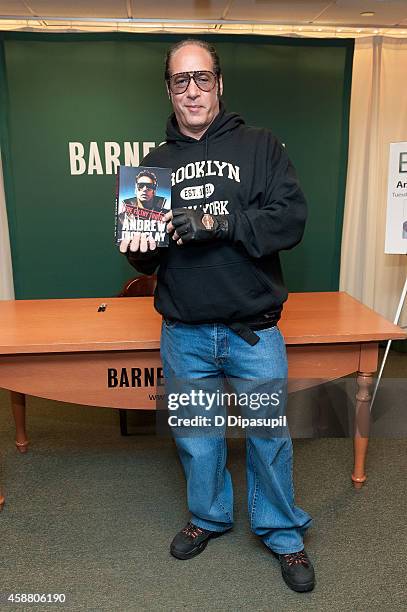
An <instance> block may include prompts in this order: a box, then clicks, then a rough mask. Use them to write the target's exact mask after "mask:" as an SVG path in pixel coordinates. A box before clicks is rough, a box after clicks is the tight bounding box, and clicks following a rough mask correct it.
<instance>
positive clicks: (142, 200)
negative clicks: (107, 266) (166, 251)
mask: <svg viewBox="0 0 407 612" xmlns="http://www.w3.org/2000/svg"><path fill="white" fill-rule="evenodd" d="M170 209H171V169H169V168H150V167H146V166H119V168H118V171H117V193H116V218H115V240H116V244H117V245H119V244H120V243H121V241H122V240H126V239H130V238H132V237H133V236H134V234H135V233H136V232H139V233H142V234H146V235H148V236H151V237H152V238H153V239H154V240H155V241H156V243H157V246H159V247H166V246H168V241H169V236H168V234H167V232H166V231H165V228H166V224H165V222H164V221H163V218H164V215H165V213H166V212H168V211H169V210H170Z"/></svg>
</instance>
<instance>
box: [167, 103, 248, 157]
mask: <svg viewBox="0 0 407 612" xmlns="http://www.w3.org/2000/svg"><path fill="white" fill-rule="evenodd" d="M243 124H244V120H243V119H242V117H240V115H238V114H237V113H227V112H226V109H225V106H224V104H223V102H222V101H221V102H220V104H219V113H218V114H217V115H216V117H215V119H214V120H213V121H212V123H211V124H210V126H209V127H208V129H207V130H206V132H205V133H204V134H202V136H201V138H199V140H197V139H196V138H192V137H191V136H186V135H185V134H182V133H181V132H180V130H179V126H178V121H177V118H176V116H175V113H172V115H171V116H170V117H169V119H168V121H167V130H166V135H167V143H176V144H177V145H179V146H181V147H182V146H187V145H188V144H190V143H191V142H203V141H204V140H206V139H208V138H210V139H211V140H212V139H218V138H220V137H221V136H223V135H224V134H227V133H229V132H232V131H233V130H235V129H236V128H237V127H239V126H240V125H243Z"/></svg>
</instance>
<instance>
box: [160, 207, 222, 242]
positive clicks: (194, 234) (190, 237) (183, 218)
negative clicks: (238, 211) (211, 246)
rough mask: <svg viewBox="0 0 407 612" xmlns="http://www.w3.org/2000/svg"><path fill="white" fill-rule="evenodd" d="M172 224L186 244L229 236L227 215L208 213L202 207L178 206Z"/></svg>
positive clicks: (173, 213) (173, 214) (174, 211)
mask: <svg viewBox="0 0 407 612" xmlns="http://www.w3.org/2000/svg"><path fill="white" fill-rule="evenodd" d="M172 224H173V226H174V228H175V229H176V231H177V234H178V236H179V237H180V238H182V242H183V243H184V244H186V243H188V242H202V241H204V240H215V239H216V238H217V239H221V240H225V239H227V238H228V230H229V227H228V219H227V216H225V215H208V214H207V213H204V212H203V211H202V210H200V209H198V210H193V209H189V208H176V209H175V210H173V211H172Z"/></svg>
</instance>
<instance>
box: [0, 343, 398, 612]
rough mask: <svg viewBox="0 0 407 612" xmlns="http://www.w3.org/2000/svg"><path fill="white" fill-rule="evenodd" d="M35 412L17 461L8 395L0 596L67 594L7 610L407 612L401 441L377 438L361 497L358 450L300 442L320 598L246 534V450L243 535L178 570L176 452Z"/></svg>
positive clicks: (51, 409)
mask: <svg viewBox="0 0 407 612" xmlns="http://www.w3.org/2000/svg"><path fill="white" fill-rule="evenodd" d="M406 362H407V355H405V354H404V355H403V354H398V355H397V354H392V360H391V364H390V366H389V368H388V369H387V371H386V373H387V375H388V376H391V375H392V374H391V372H394V373H395V374H394V375H395V376H396V375H399V376H400V375H402V376H405V375H406V370H407V368H406ZM392 368H393V369H392ZM389 372H390V374H389ZM395 381H396V379H395ZM405 393H406V387H405V385H404V394H403V393H401V396H400V390H399V389H398V388H397V393H396V394H395V396H394V409H395V410H396V411H397V418H398V419H402V414H403V412H402V410H401V409H402V408H404V409H405V408H406V402H405V397H406V395H405ZM323 395H324V394H323ZM325 397H326V394H325ZM297 401H298V398H297ZM291 403H292V404H293V403H294V404H295V399H294V400H292V401H291ZM388 404H389V402H388V398H386V397H384V396H383V397H382V399H381V403H379V406H378V412H377V414H378V418H377V419H376V422H378V421H380V419H381V418H385V420H386V422H387V423H390V422H392V420H393V419H392V417H391V411H390V412H389V405H388ZM392 407H393V406H391V408H392ZM400 407H401V408H400ZM294 412H295V409H294ZM334 412H335V411H334ZM28 414H29V421H28V425H29V432H30V439H31V442H32V444H31V448H30V452H29V453H28V454H27V455H19V454H18V453H17V452H16V451H15V449H14V446H13V426H12V420H11V416H10V411H9V406H8V394H7V393H6V392H4V391H1V392H0V447H1V455H2V473H1V480H2V482H5V483H6V485H5V490H6V494H7V502H6V506H5V508H4V511H3V512H2V513H1V514H0V523H1V534H2V537H1V544H0V551H1V555H0V558H1V572H2V576H1V578H2V579H1V587H0V592H1V593H3V594H4V593H11V592H20V593H21V592H31V593H33V592H36V593H38V592H39V593H65V594H66V603H65V604H64V605H60V606H56V605H52V604H49V605H41V604H39V605H35V606H29V605H27V604H25V605H20V606H15V605H8V604H7V605H6V604H4V603H3V604H0V609H1V610H3V609H4V610H11V609H19V610H37V611H39V610H58V609H63V610H73V611H77V610H78V611H80V610H98V611H99V610H123V611H127V610H129V611H131V610H137V611H138V610H146V611H149V612H150V611H156V610H168V611H173V610H174V611H175V610H191V611H195V610H197V611H198V610H208V611H212V610H213V611H218V610H219V611H220V610H227V611H229V610H230V611H231V612H232V611H233V612H237V611H239V610H247V609H250V610H253V611H259V612H260V611H266V610H267V611H270V610H271V611H280V610H281V611H283V610H284V611H294V610H295V611H296V612H297V611H301V610H304V611H305V610H306V611H310V610H312V611H313V610H323V611H325V610H327V611H328V610H341V611H349V612H350V611H352V612H355V611H360V612H362V611H363V612H365V611H366V610H384V609H386V610H387V609H389V610H405V609H406V600H407V590H406V544H407V530H406V499H407V497H406V494H407V486H406V467H407V455H406V448H407V444H406V439H404V438H397V437H394V436H395V434H396V433H397V430H396V431H393V430H392V431H390V432H389V431H388V430H387V429H386V434H385V435H386V437H382V435H381V434H382V430H381V429H380V428H378V429H377V430H376V435H375V436H374V437H373V438H372V440H371V442H370V447H369V455H368V465H367V469H368V475H369V478H368V481H367V483H366V485H365V487H364V488H363V489H362V490H361V491H355V490H354V489H353V488H352V486H351V483H350V473H351V469H352V441H351V439H350V438H346V437H343V438H338V437H329V438H320V439H313V438H308V439H307V438H302V439H301V438H300V439H295V440H294V449H295V455H294V456H295V486H296V497H297V502H298V504H299V505H301V506H302V507H303V508H304V509H306V510H307V511H308V512H310V514H311V515H312V516H313V518H314V527H313V528H312V529H310V530H309V531H308V534H307V536H306V541H305V544H306V547H307V550H308V552H309V554H310V556H311V558H312V559H313V561H314V564H315V568H316V572H317V586H316V588H315V590H314V591H313V592H312V593H308V594H296V593H293V592H292V591H290V590H289V589H288V588H287V587H286V586H285V584H284V582H283V581H282V579H281V576H280V569H279V566H278V563H277V561H276V560H275V559H274V557H273V556H272V555H271V554H270V553H269V552H268V550H267V549H266V548H265V547H264V545H263V544H262V543H261V542H260V541H259V540H258V539H257V538H256V537H255V536H253V535H252V534H251V533H250V531H249V528H248V523H247V518H246V493H245V473H244V446H243V441H242V440H231V441H230V443H229V449H230V450H229V467H230V469H231V472H232V476H233V480H234V485H235V528H234V530H233V531H232V532H231V533H229V534H227V535H225V536H223V537H221V538H218V539H216V540H213V541H211V542H210V543H209V545H208V548H207V549H206V551H205V552H204V553H203V554H202V555H200V556H198V557H196V558H195V559H193V560H191V561H177V560H176V559H173V558H172V557H171V556H170V555H169V552H168V546H169V542H170V541H171V539H172V536H173V535H174V534H175V533H176V531H178V529H179V528H180V527H182V526H183V524H184V523H185V522H186V520H187V518H188V515H187V512H186V508H185V489H184V480H183V475H182V472H181V468H180V465H179V463H178V459H177V455H176V452H175V450H174V447H173V444H172V441H171V440H167V439H162V438H157V437H156V436H154V435H151V434H149V435H138V436H131V437H128V438H123V437H120V435H119V428H118V415H117V414H116V413H115V411H113V410H107V409H100V408H85V407H81V406H74V405H68V404H58V403H56V402H50V401H45V400H41V399H37V398H29V401H28ZM335 414H336V413H335ZM335 414H334V417H333V418H331V419H328V425H327V427H328V429H327V430H326V431H327V432H328V435H331V436H334V435H336V429H335V428H336V427H338V423H339V424H340V426H341V427H342V426H343V423H340V421H341V419H338V418H336V417H335ZM383 415H384V417H383ZM133 416H135V417H137V415H133ZM405 420H406V417H405V416H404V426H405ZM332 427H333V429H332ZM330 428H331V429H330ZM390 429H391V428H390ZM147 431H148V428H147ZM387 434H388V435H387ZM402 435H404V434H402Z"/></svg>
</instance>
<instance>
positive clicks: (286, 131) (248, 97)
mask: <svg viewBox="0 0 407 612" xmlns="http://www.w3.org/2000/svg"><path fill="white" fill-rule="evenodd" d="M179 38H180V37H178V36H169V35H167V36H158V35H154V36H152V35H149V36H144V35H126V34H117V35H72V36H71V35H43V34H26V33H24V34H23V33H3V34H2V35H0V41H1V47H0V96H1V97H0V111H1V125H0V135H1V148H2V155H3V167H4V177H5V188H6V198H7V208H8V215H9V226H10V238H11V245H12V257H13V270H14V283H15V291H16V297H17V298H50V297H56V298H59V297H80V296H83V297H86V296H109V295H115V294H117V293H118V291H119V290H120V288H121V286H122V284H123V282H124V281H125V280H127V279H128V278H130V277H131V276H132V275H133V271H132V269H131V268H130V267H129V266H128V264H127V262H126V260H125V259H124V258H123V257H122V256H120V254H119V253H118V252H117V249H116V247H115V246H114V243H113V227H114V193H115V177H114V176H113V175H112V174H106V170H105V168H104V155H103V150H104V143H105V142H114V143H118V144H119V145H120V147H121V149H123V143H124V142H130V143H133V142H139V143H141V146H142V143H145V142H155V143H157V144H158V143H160V142H161V141H162V140H163V139H164V136H165V123H166V119H167V116H168V114H169V113H170V110H171V109H170V106H169V101H168V99H167V96H166V94H165V89H164V83H163V77H162V73H163V58H164V54H165V51H166V49H167V47H168V45H169V44H170V43H171V42H174V41H175V40H179ZM208 40H210V41H212V42H214V43H215V44H216V46H217V49H218V52H219V55H220V57H221V62H222V68H223V73H224V85H225V92H224V96H223V99H224V102H225V104H226V107H227V109H228V110H231V111H236V112H239V113H241V114H242V115H243V117H244V118H245V120H246V122H247V123H249V124H252V125H258V126H267V127H270V128H271V129H273V131H274V133H275V134H276V135H277V136H278V137H279V138H280V139H281V140H282V142H284V143H285V145H286V147H287V151H288V153H289V155H290V157H291V159H292V160H293V162H294V164H295V166H296V168H297V171H298V173H299V176H300V179H301V183H302V186H303V188H304V191H305V193H306V196H307V199H308V202H309V221H308V224H307V229H306V233H305V238H304V240H303V242H302V243H301V245H300V246H298V247H297V248H296V249H294V250H293V251H290V252H287V253H284V254H283V265H284V271H285V276H286V280H287V283H288V286H289V289H290V290H291V291H318V290H322V291H328V290H337V289H338V281H339V257H340V242H341V231H342V219H343V203H344V193H345V177H346V163H347V145H348V115H349V100H350V87H351V69H352V55H353V41H351V40H326V39H324V40H314V39H285V38H274V37H273V38H268V37H248V36H238V37H237V36H215V35H214V36H210V37H209V38H208ZM70 142H79V143H81V145H82V146H83V147H84V151H85V160H86V161H88V160H87V157H88V153H89V146H90V142H95V143H97V149H98V151H99V152H100V153H101V163H102V165H103V174H96V173H92V174H89V173H88V169H89V166H88V165H87V166H86V168H87V171H86V172H85V173H83V174H77V175H75V174H74V175H73V174H71V168H70V159H69V143H70ZM93 146H95V145H93ZM115 146H117V145H115ZM140 154H141V157H142V150H141V151H140ZM120 159H121V162H122V163H124V162H123V160H124V156H123V154H122V155H121V157H120Z"/></svg>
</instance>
